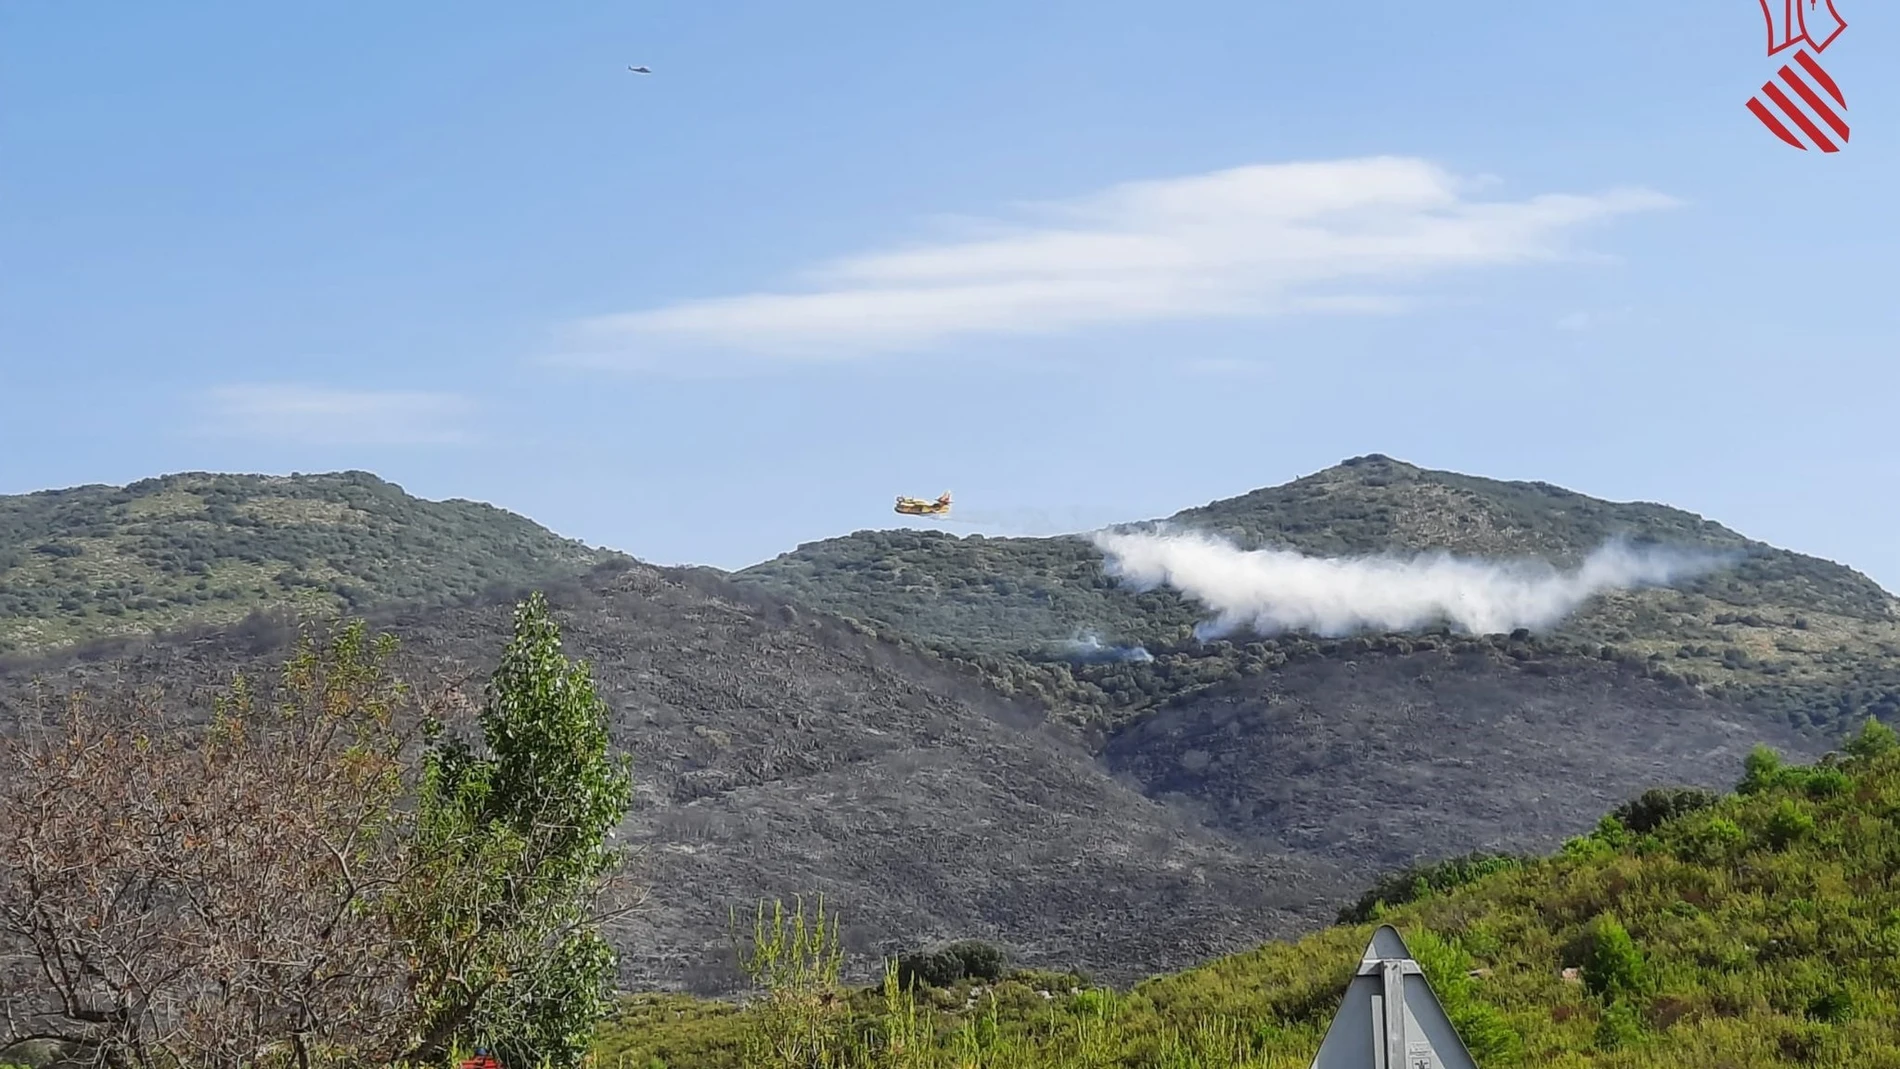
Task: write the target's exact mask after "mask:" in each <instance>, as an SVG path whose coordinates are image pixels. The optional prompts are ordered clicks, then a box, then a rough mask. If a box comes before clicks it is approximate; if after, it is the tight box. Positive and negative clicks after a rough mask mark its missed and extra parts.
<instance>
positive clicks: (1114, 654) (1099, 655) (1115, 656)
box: [1061, 632, 1155, 664]
mask: <svg viewBox="0 0 1900 1069" xmlns="http://www.w3.org/2000/svg"><path fill="white" fill-rule="evenodd" d="M1061 648H1062V650H1063V652H1064V653H1066V654H1067V655H1068V656H1070V657H1071V658H1073V659H1075V660H1078V661H1094V662H1100V661H1128V662H1132V663H1136V664H1145V663H1146V662H1148V661H1152V660H1154V659H1155V658H1154V654H1152V653H1149V652H1148V650H1147V648H1146V647H1143V646H1110V645H1107V644H1105V643H1103V642H1102V639H1101V636H1099V635H1096V634H1095V633H1093V632H1089V633H1087V634H1084V635H1083V636H1082V637H1080V638H1073V639H1070V640H1069V641H1067V642H1064V643H1062V646H1061Z"/></svg>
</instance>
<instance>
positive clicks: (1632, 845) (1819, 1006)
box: [597, 732, 1900, 1069]
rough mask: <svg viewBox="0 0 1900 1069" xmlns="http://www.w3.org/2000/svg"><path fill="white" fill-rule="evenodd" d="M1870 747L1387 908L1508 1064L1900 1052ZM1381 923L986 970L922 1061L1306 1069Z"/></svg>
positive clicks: (725, 1017) (622, 1038)
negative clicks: (997, 973)
mask: <svg viewBox="0 0 1900 1069" xmlns="http://www.w3.org/2000/svg"><path fill="white" fill-rule="evenodd" d="M1849 749H1850V754H1849V756H1847V757H1846V758H1845V759H1844V760H1840V761H1838V762H1835V761H1829V762H1824V763H1822V764H1820V765H1816V766H1808V767H1799V766H1786V765H1779V764H1777V763H1776V762H1774V761H1772V760H1762V759H1760V758H1759V757H1752V758H1751V759H1750V760H1749V761H1748V762H1747V767H1746V770H1744V768H1742V767H1735V768H1732V769H1731V774H1730V781H1731V782H1734V781H1736V780H1737V779H1739V780H1740V784H1739V786H1740V789H1739V791H1737V792H1734V793H1728V792H1724V795H1723V796H1710V797H1696V796H1693V795H1687V794H1681V795H1676V796H1675V797H1674V798H1652V799H1646V800H1645V802H1646V803H1647V804H1641V805H1632V806H1627V807H1620V808H1619V810H1618V812H1617V813H1615V814H1613V815H1612V817H1611V818H1610V819H1606V820H1604V821H1603V822H1602V823H1601V824H1600V825H1599V826H1598V828H1597V830H1595V831H1593V832H1592V833H1590V834H1589V835H1587V836H1581V837H1578V838H1576V839H1573V840H1571V841H1570V842H1568V843H1566V844H1565V847H1564V849H1563V850H1562V851H1561V852H1558V853H1556V854H1554V855H1553V856H1549V857H1543V858H1538V859H1534V860H1533V859H1526V860H1522V861H1519V862H1517V863H1514V864H1510V863H1507V864H1502V865H1491V866H1470V867H1467V868H1465V869H1464V870H1463V871H1456V870H1454V869H1452V868H1450V867H1446V868H1445V869H1442V870H1439V871H1437V872H1435V873H1433V874H1432V875H1433V876H1435V877H1441V878H1437V879H1433V880H1421V881H1419V882H1417V883H1414V884H1413V885H1412V886H1411V888H1403V886H1402V885H1399V886H1400V888H1401V889H1400V893H1399V894H1397V895H1395V896H1394V898H1393V899H1392V900H1390V901H1388V902H1386V903H1382V904H1380V905H1379V906H1377V907H1375V908H1374V910H1373V912H1375V913H1376V914H1377V921H1378V922H1380V923H1385V924H1391V925H1392V926H1394V927H1395V928H1396V929H1398V931H1399V932H1400V934H1401V935H1402V936H1403V937H1404V939H1405V941H1406V944H1407V949H1408V950H1409V951H1410V952H1411V954H1412V956H1413V958H1414V959H1416V960H1417V961H1418V962H1419V964H1420V965H1421V967H1422V968H1423V970H1424V972H1425V975H1426V978H1427V980H1428V981H1429V983H1430V984H1431V986H1432V989H1433V993H1434V995H1435V996H1436V997H1437V998H1438V1000H1439V1002H1440V1004H1441V1005H1443V1006H1444V1008H1445V1009H1446V1011H1447V1013H1448V1015H1449V1016H1450V1017H1451V1019H1452V1021H1453V1022H1454V1023H1455V1025H1456V1027H1457V1028H1458V1030H1459V1032H1460V1033H1461V1038H1462V1039H1463V1040H1464V1042H1465V1043H1466V1045H1467V1046H1468V1047H1469V1048H1470V1050H1471V1053H1472V1054H1473V1055H1474V1056H1475V1058H1476V1060H1477V1062H1478V1064H1480V1065H1483V1066H1486V1067H1487V1069H1498V1067H1506V1066H1526V1067H1528V1066H1540V1067H1541V1066H1552V1067H1559V1069H1590V1067H1597V1066H1600V1067H1603V1069H1610V1067H1613V1066H1615V1067H1640V1066H1655V1067H1659V1069H1660V1067H1671V1069H1673V1067H1682V1069H1688V1067H1691V1066H1695V1067H1708V1069H1727V1067H1733V1069H1741V1067H1744V1066H1749V1067H1753V1066H1798V1065H1799V1066H1815V1065H1827V1066H1838V1067H1842V1069H1878V1067H1885V1066H1892V1065H1896V1064H1900V998H1896V997H1895V991H1896V990H1900V956H1897V955H1896V953H1895V950H1896V948H1900V885H1896V883H1895V881H1894V878H1893V876H1894V872H1895V863H1896V857H1895V855H1896V849H1897V847H1896V844H1900V826H1897V825H1896V814H1900V747H1897V746H1896V743H1895V740H1894V738H1893V736H1892V734H1891V733H1890V732H1872V733H1868V734H1865V735H1862V736H1860V737H1859V738H1857V739H1855V740H1854V741H1853V742H1852V743H1850V745H1849ZM1434 888H1435V889H1434ZM1372 931H1373V925H1372V924H1353V925H1342V926H1336V927H1331V928H1328V929H1326V930H1324V931H1320V932H1316V933H1313V934H1311V935H1308V936H1306V937H1304V938H1302V939H1299V940H1298V941H1288V942H1277V943H1269V944H1267V945H1264V946H1261V947H1258V948H1255V949H1252V950H1249V951H1247V952H1245V953H1241V954H1237V955H1234V956H1232V957H1228V958H1225V959H1222V960H1219V961H1214V962H1209V963H1207V964H1205V965H1202V966H1200V967H1197V968H1193V969H1190V970H1187V971H1185V972H1182V973H1179V974H1175V975H1171V976H1162V977H1156V978H1154V979H1152V980H1149V981H1147V982H1145V983H1143V984H1140V985H1138V986H1136V987H1135V988H1134V989H1133V990H1132V991H1128V992H1126V993H1124V994H1122V995H1121V996H1120V997H1107V996H1106V993H1104V992H1100V991H1091V992H1084V993H1083V994H1082V995H1081V996H1074V997H1064V998H1060V999H1056V1000H1049V999H1045V998H1042V997H1039V995H1038V991H1039V990H1040V991H1047V990H1048V989H1050V988H1051V987H1054V986H1056V985H1055V983H1054V982H1053V981H1055V980H1056V978H1053V977H1046V976H1038V975H1035V974H1033V973H1023V974H1018V975H1017V976H1015V977H1011V978H1008V979H1005V980H1004V981H1003V982H1001V983H996V984H991V985H987V986H988V987H989V988H990V991H989V992H986V993H985V994H984V995H983V996H982V997H977V998H971V997H969V994H970V989H971V987H972V985H971V984H969V983H967V982H966V983H958V984H956V985H954V987H953V988H952V989H950V990H945V991H942V992H936V991H924V992H923V993H922V995H921V997H920V998H919V1000H918V1001H919V1003H921V1013H922V1014H923V1015H925V1016H926V1017H927V1018H929V1019H930V1020H931V1023H932V1024H933V1025H935V1026H936V1027H935V1028H934V1029H932V1030H931V1031H934V1032H935V1033H936V1034H937V1036H938V1038H937V1040H936V1042H933V1043H931V1044H929V1045H928V1047H926V1048H925V1049H924V1050H918V1051H909V1052H907V1053H908V1055H909V1058H908V1059H907V1060H906V1062H905V1064H907V1065H914V1066H920V1067H934V1066H939V1065H942V1066H951V1065H960V1064H968V1060H967V1057H966V1058H960V1057H959V1056H958V1055H959V1054H961V1053H962V1052H964V1051H966V1050H968V1048H969V1043H970V1041H972V1040H976V1041H980V1043H981V1044H982V1045H983V1046H984V1047H986V1048H987V1052H988V1053H987V1056H986V1059H985V1060H986V1063H987V1062H994V1063H995V1064H1007V1065H1019V1066H1024V1067H1038V1066H1048V1067H1050V1069H1055V1067H1058V1066H1061V1067H1068V1066H1079V1065H1120V1064H1129V1065H1136V1064H1162V1065H1197V1066H1202V1067H1205V1069H1229V1067H1233V1069H1238V1067H1239V1066H1243V1065H1245V1066H1250V1067H1257V1069H1302V1067H1304V1066H1307V1065H1309V1064H1311V1062H1312V1059H1313V1056H1314V1054H1315V1052H1316V1051H1317V1050H1318V1049H1319V1046H1320V1043H1321V1041H1322V1039H1323V1037H1324V1035H1325V1032H1326V1028H1327V1025H1328V1024H1329V1022H1330V1021H1331V1020H1332V1018H1333V1015H1334V1013H1335V1011H1336V1010H1337V1009H1338V1007H1339V1006H1340V1000H1341V998H1342V996H1343V995H1344V993H1345V990H1346V985H1347V981H1348V979H1349V978H1350V976H1351V974H1352V972H1353V971H1354V969H1355V967H1356V966H1357V964H1358V961H1359V956H1360V954H1361V952H1362V951H1363V950H1364V948H1365V947H1366V945H1367V943H1368V941H1369V939H1370V937H1371V934H1372ZM992 997H993V998H994V1001H993V1002H992V1001H991V998H992ZM1052 1002H1053V1005H1052V1004H1051V1003H1052ZM847 1004H849V1005H851V1006H852V1007H853V1008H854V1009H855V1010H856V1012H857V1013H858V1014H859V1015H860V1017H859V1019H858V1020H857V1021H854V1022H852V1024H853V1025H855V1026H857V1027H860V1028H862V1027H865V1026H866V1025H871V1024H872V1023H873V1022H876V1021H877V1019H878V1018H880V1017H882V1016H883V1015H884V1014H885V1012H886V1011H885V1009H884V1005H883V1000H882V999H881V998H878V997H876V994H875V993H870V997H855V998H851V999H849V1000H848V1003H847ZM751 1019H752V1018H751V1014H750V1013H749V1012H747V1011H744V1010H738V1009H735V1008H732V1007H727V1006H719V1007H711V1006H704V1005H699V1004H692V1003H687V1002H685V1001H683V1000H645V1001H633V1002H630V1003H629V1004H628V1008H627V1012H626V1015H625V1017H624V1019H623V1020H622V1021H620V1022H617V1023H616V1024H615V1025H613V1026H610V1027H608V1028H606V1029H604V1030H603V1033H602V1035H601V1037H600V1040H599V1045H598V1047H597V1050H598V1051H599V1053H600V1054H601V1055H602V1057H603V1060H608V1059H611V1060H616V1061H621V1060H626V1061H631V1062H633V1063H634V1064H640V1063H643V1062H647V1061H648V1060H649V1059H651V1058H653V1057H655V1056H658V1057H663V1058H664V1059H665V1060H666V1061H667V1062H668V1064H673V1065H694V1066H703V1067H706V1069H714V1067H724V1066H734V1065H737V1064H739V1062H738V1059H737V1057H736V1054H737V1051H738V1049H739V1042H738V1041H739V1038H740V1036H741V1034H742V1032H743V1030H744V1029H745V1028H747V1027H748V1025H749V1024H750V1023H751ZM926 1034H929V1033H928V1032H927V1033H926ZM1163 1052H1165V1053H1163ZM1158 1054H1159V1055H1161V1056H1157V1055H1158ZM1168 1054H1172V1055H1174V1056H1172V1057H1169V1056H1167V1055H1168ZM879 1064H881V1063H879Z"/></svg>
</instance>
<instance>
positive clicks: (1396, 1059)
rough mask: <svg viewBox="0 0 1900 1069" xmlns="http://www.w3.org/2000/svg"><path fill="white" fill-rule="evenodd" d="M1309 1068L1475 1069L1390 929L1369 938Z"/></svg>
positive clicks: (1409, 955) (1421, 973)
mask: <svg viewBox="0 0 1900 1069" xmlns="http://www.w3.org/2000/svg"><path fill="white" fill-rule="evenodd" d="M1312 1069H1478V1064H1477V1063H1476V1062H1474V1061H1472V1060H1471V1052H1470V1051H1467V1050H1466V1049H1465V1043H1464V1040H1462V1039H1459V1038H1458V1032H1457V1030H1456V1029H1454V1028H1453V1027H1452V1026H1451V1018H1449V1017H1447V1016H1445V1008H1444V1007H1443V1006H1440V1005H1439V1004H1438V996H1437V995H1434V994H1432V989H1431V985H1430V984H1427V983H1426V982H1425V972H1424V970H1422V969H1420V968H1419V967H1418V962H1416V961H1413V960H1412V952H1411V951H1409V950H1407V949H1405V940H1403V939H1401V938H1399V933H1398V932H1397V931H1396V930H1395V929H1393V928H1392V926H1391V925H1381V926H1380V927H1379V930H1378V931H1376V932H1374V933H1372V942H1371V943H1369V944H1367V945H1366V952H1365V954H1364V956H1362V957H1361V958H1360V959H1359V970H1358V971H1357V972H1356V973H1354V974H1353V978H1352V983H1351V984H1349V985H1347V987H1346V998H1345V1001H1344V1002H1342V1003H1340V1006H1339V1012H1338V1013H1337V1014H1335V1015H1334V1016H1333V1023H1332V1025H1331V1026H1330V1027H1328V1028H1327V1029H1326V1038H1325V1040H1323V1041H1322V1042H1321V1043H1320V1045H1319V1053H1318V1054H1317V1055H1315V1056H1314V1057H1313V1066H1312Z"/></svg>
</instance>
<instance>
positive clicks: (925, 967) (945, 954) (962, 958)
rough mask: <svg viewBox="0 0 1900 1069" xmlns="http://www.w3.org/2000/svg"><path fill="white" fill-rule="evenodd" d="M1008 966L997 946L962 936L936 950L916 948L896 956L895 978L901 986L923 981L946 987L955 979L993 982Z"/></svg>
mask: <svg viewBox="0 0 1900 1069" xmlns="http://www.w3.org/2000/svg"><path fill="white" fill-rule="evenodd" d="M1008 968H1009V956H1008V955H1007V954H1005V953H1003V950H1002V948H1001V947H997V946H994V945H992V944H989V943H985V942H982V941H981V940H977V939H964V940H960V941H958V942H955V943H951V944H950V945H949V946H946V947H942V948H940V949H937V950H919V951H913V952H912V953H909V954H902V955H899V956H898V958H897V981H898V983H899V984H901V985H903V986H904V987H907V988H908V987H913V986H915V985H917V984H923V985H925V986H927V987H949V986H950V985H951V984H954V983H956V982H957V981H959V980H980V981H985V982H994V981H997V980H1000V979H1002V978H1003V976H1004V974H1005V973H1006V972H1007V971H1008Z"/></svg>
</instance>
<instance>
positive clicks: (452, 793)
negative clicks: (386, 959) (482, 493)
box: [403, 594, 633, 1067]
mask: <svg viewBox="0 0 1900 1069" xmlns="http://www.w3.org/2000/svg"><path fill="white" fill-rule="evenodd" d="M481 727H482V736H483V742H484V750H485V752H481V753H478V752H477V751H476V750H475V749H474V748H473V747H471V746H470V745H469V744H468V743H466V742H464V741H462V740H461V739H458V738H454V737H450V736H448V735H446V734H445V733H444V732H443V731H442V730H441V727H440V725H433V726H432V730H431V734H432V737H433V738H432V743H431V747H430V751H429V753H428V755H427V758H426V761H425V767H424V775H423V782H422V790H421V797H420V799H419V809H418V821H417V823H418V830H417V834H418V840H419V845H420V847H421V849H422V851H423V852H424V854H425V855H426V856H428V857H429V858H431V859H432V861H433V864H434V869H433V872H432V874H431V877H430V878H429V879H426V880H422V881H419V882H418V883H417V885H416V886H415V888H414V893H413V894H412V895H411V896H410V897H409V898H408V900H407V901H406V902H405V906H404V908H405V916H404V918H403V930H404V931H405V932H406V934H407V935H408V938H409V940H410V944H411V948H412V949H411V953H412V955H413V957H414V958H415V960H416V961H417V962H418V971H419V977H418V979H419V983H418V986H417V991H418V996H419V997H420V998H421V999H422V1000H423V1003H424V1007H423V1008H424V1011H425V1019H426V1020H427V1021H428V1024H427V1025H426V1026H425V1028H424V1029H423V1033H422V1036H421V1039H420V1042H419V1043H418V1044H417V1046H416V1048H415V1050H414V1051H413V1052H412V1053H413V1055H414V1056H415V1057H418V1058H423V1059H434V1058H439V1057H440V1056H441V1055H442V1054H443V1053H444V1052H445V1051H446V1050H448V1049H449V1048H450V1047H451V1046H454V1045H460V1046H470V1045H475V1044H481V1045H485V1046H488V1047H490V1048H491V1049H493V1050H494V1051H495V1052H496V1054H497V1055H498V1056H499V1057H501V1058H502V1059H503V1060H504V1061H505V1062H507V1063H508V1064H510V1065H512V1066H521V1065H535V1064H543V1063H545V1064H549V1065H552V1066H555V1067H568V1066H574V1065H578V1064H579V1063H580V1061H581V1058H582V1056H583V1055H584V1054H585V1053H586V1051H587V1048H588V1044H589V1042H590V1040H591V1037H592V1032H593V1027H594V1025H595V1023H596V1022H597V1021H598V1020H599V1019H600V1018H601V1017H603V1016H604V1015H605V1014H606V1012H607V1011H608V1010H609V1008H610V1006H611V999H612V994H613V990H612V981H613V976H614V956H613V952H612V949H611V948H610V947H609V946H608V944H607V942H606V940H605V939H604V938H602V936H601V934H600V926H601V923H602V922H603V921H604V919H605V917H606V913H605V912H604V911H603V910H602V908H601V906H602V902H603V899H604V898H606V897H608V896H607V895H606V894H604V892H606V891H607V890H608V888H609V887H610V885H611V884H612V883H613V879H612V878H613V877H614V876H615V875H616V873H617V870H618V869H619V864H618V862H619V861H620V857H619V854H618V851H616V850H614V849H613V848H612V847H610V846H609V844H608V842H607V840H608V838H609V836H610V834H611V832H612V830H613V829H614V827H615V826H616V825H617V824H619V823H620V821H621V820H622V819H623V818H624V816H625V815H626V812H627V809H628V807H629V805H630V804H631V802H632V790H633V784H632V777H631V774H630V770H629V768H628V765H627V759H626V758H625V757H624V756H615V755H613V754H611V753H610V746H609V738H608V731H607V707H606V704H605V703H604V702H603V701H601V699H600V698H599V696H598V695H596V694H595V692H594V688H593V684H592V682H591V680H590V678H589V674H588V670H587V666H586V665H585V664H584V663H574V662H570V661H569V660H568V659H567V658H566V657H565V656H564V655H563V654H562V652H561V635H560V628H559V626H558V625H557V624H556V622H555V621H554V619H553V617H552V615H551V614H550V613H549V610H548V606H547V603H546V601H545V599H544V598H542V597H541V595H539V594H535V595H533V596H531V597H530V598H529V599H528V600H527V601H525V602H523V603H522V604H520V605H519V606H517V608H516V610H515V621H514V638H513V640H512V641H511V642H510V643H509V645H508V648H507V650H506V651H505V652H504V654H503V656H502V659H501V665H500V667H498V668H497V669H496V671H495V674H494V676H493V677H492V679H491V680H490V682H489V685H488V690H487V700H486V703H485V705H484V707H483V710H482V715H481Z"/></svg>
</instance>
